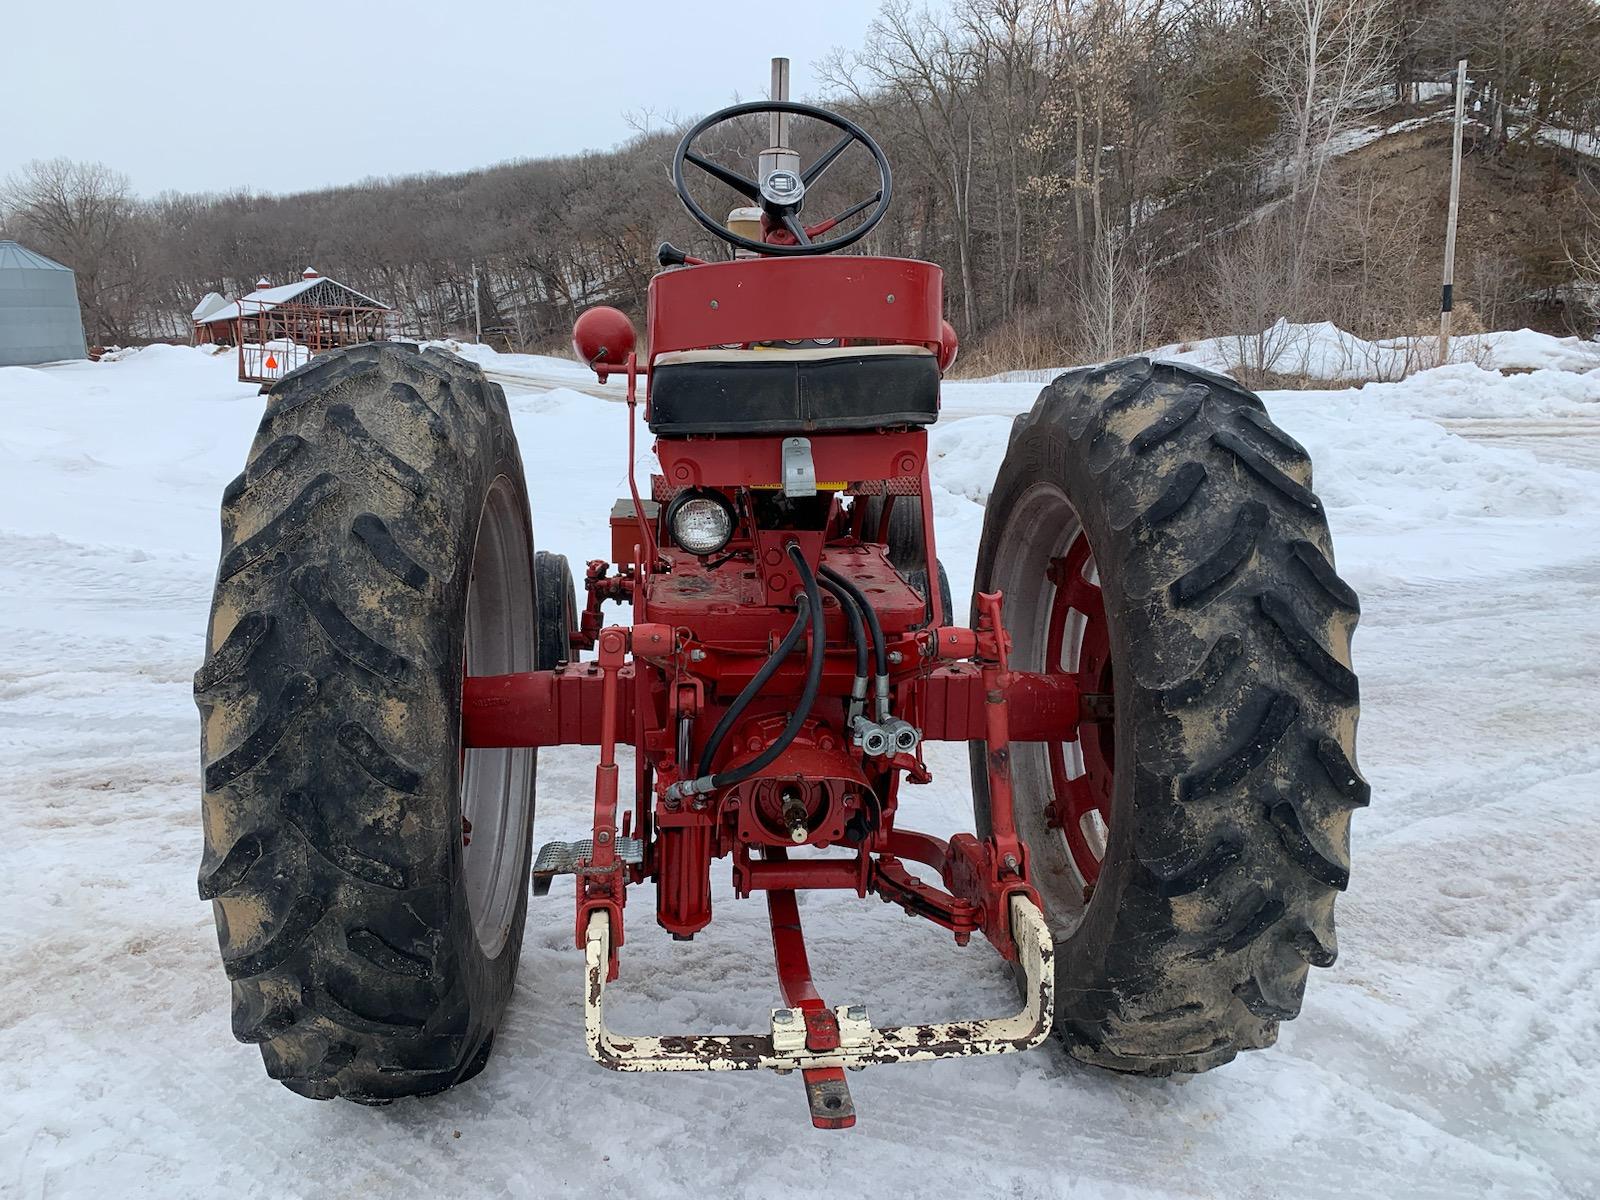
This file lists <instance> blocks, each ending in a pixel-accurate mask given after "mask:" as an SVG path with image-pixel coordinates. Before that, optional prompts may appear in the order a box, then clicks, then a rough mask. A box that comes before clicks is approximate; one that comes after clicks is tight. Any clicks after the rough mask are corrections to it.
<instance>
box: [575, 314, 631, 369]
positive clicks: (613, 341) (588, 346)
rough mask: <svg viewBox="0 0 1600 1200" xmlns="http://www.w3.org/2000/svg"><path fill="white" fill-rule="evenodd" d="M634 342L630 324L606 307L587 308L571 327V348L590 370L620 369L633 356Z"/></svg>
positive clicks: (622, 315) (623, 315) (623, 316)
mask: <svg viewBox="0 0 1600 1200" xmlns="http://www.w3.org/2000/svg"><path fill="white" fill-rule="evenodd" d="M633 340H634V339H633V322H632V321H630V320H628V318H627V315H626V314H625V313H622V312H619V311H618V310H617V309H614V308H608V307H606V306H605V305H601V306H600V307H598V308H591V309H588V310H587V311H585V312H584V313H583V314H582V315H581V316H580V317H579V318H578V320H577V323H576V324H575V325H573V327H572V348H573V350H574V351H576V352H577V355H578V357H579V358H580V359H581V360H582V361H583V362H584V363H585V364H586V365H588V366H591V367H593V366H601V365H603V366H608V367H620V366H621V365H622V364H623V363H624V362H626V361H627V358H628V355H630V354H632V353H633Z"/></svg>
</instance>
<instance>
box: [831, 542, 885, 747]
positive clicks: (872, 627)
mask: <svg viewBox="0 0 1600 1200" xmlns="http://www.w3.org/2000/svg"><path fill="white" fill-rule="evenodd" d="M822 577H823V578H824V579H828V580H831V581H832V582H833V583H836V584H838V585H839V586H840V587H841V588H843V589H844V590H845V591H846V592H848V593H849V595H850V598H851V599H852V600H853V601H855V606H856V608H857V609H859V610H860V612H861V615H862V616H863V617H865V618H866V621H867V629H868V630H869V631H870V632H871V634H872V656H873V659H874V664H873V665H874V666H876V667H877V680H876V685H877V686H876V691H877V700H878V720H880V721H885V720H888V717H889V651H888V642H887V641H885V639H884V636H883V625H882V623H881V622H880V621H879V620H878V610H877V609H875V608H873V607H872V602H871V601H869V600H868V599H867V598H866V596H865V595H863V594H862V591H861V589H860V588H858V587H857V586H856V585H855V583H854V582H853V581H852V580H850V579H847V578H846V577H845V576H843V575H841V574H839V572H837V571H835V570H834V569H833V568H832V567H823V568H822Z"/></svg>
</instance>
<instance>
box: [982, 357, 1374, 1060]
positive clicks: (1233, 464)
mask: <svg viewBox="0 0 1600 1200" xmlns="http://www.w3.org/2000/svg"><path fill="white" fill-rule="evenodd" d="M1042 482H1048V483H1050V484H1052V485H1053V486H1056V487H1060V488H1062V489H1064V491H1065V492H1066V494H1067V496H1068V499H1069V500H1070V501H1071V503H1072V504H1073V505H1074V507H1075V508H1077V509H1078V511H1079V513H1080V515H1081V516H1082V519H1083V522H1084V528H1085V529H1086V530H1087V532H1088V534H1089V539H1090V544H1091V547H1092V548H1093V549H1094V550H1095V553H1096V556H1097V560H1098V565H1099V571H1100V579H1101V583H1102V588H1103V595H1104V597H1105V602H1106V610H1107V614H1108V618H1109V622H1110V627H1111V636H1112V647H1113V662H1114V663H1115V664H1116V671H1117V674H1116V679H1117V689H1116V697H1117V699H1116V705H1117V718H1116V719H1117V725H1116V738H1117V755H1116V761H1117V762H1118V764H1119V765H1120V764H1124V763H1127V764H1129V765H1130V766H1132V765H1133V764H1137V766H1136V767H1134V769H1131V770H1129V769H1120V770H1119V772H1118V774H1117V776H1116V779H1115V784H1114V787H1115V797H1114V801H1113V803H1114V808H1113V819H1112V821H1111V826H1110V842H1109V844H1108V847H1107V851H1106V857H1105V860H1104V862H1103V864H1102V867H1101V875H1100V879H1099V882H1098V883H1097V885H1096V886H1095V887H1094V888H1093V889H1092V893H1091V895H1090V898H1089V899H1088V900H1087V902H1086V903H1085V902H1084V901H1083V900H1082V899H1081V898H1080V899H1079V901H1078V904H1079V909H1078V912H1077V915H1076V916H1075V917H1073V918H1072V919H1071V920H1070V921H1065V922H1063V924H1062V925H1061V926H1059V927H1058V926H1057V925H1056V924H1055V919H1054V918H1052V927H1053V928H1057V929H1058V932H1057V935H1056V936H1057V943H1056V951H1057V956H1056V962H1057V971H1058V975H1059V977H1060V978H1062V979H1064V980H1068V981H1070V986H1067V987H1064V988H1062V989H1061V990H1060V992H1059V994H1058V995H1059V1000H1058V1009H1057V1019H1056V1025H1055V1029H1056V1034H1057V1036H1058V1037H1059V1039H1060V1040H1061V1041H1062V1043H1063V1044H1064V1045H1065V1046H1066V1048H1067V1049H1068V1051H1069V1052H1070V1053H1071V1054H1072V1055H1074V1056H1075V1057H1077V1058H1079V1059H1082V1060H1084V1061H1086V1062H1089V1063H1093V1064H1096V1065H1099V1066H1102V1067H1106V1068H1109V1069H1112V1070H1116V1071H1123V1072H1131V1073H1136V1074H1146V1075H1156V1076H1164V1075H1171V1074H1175V1073H1192V1072H1197V1071H1203V1070H1208V1069H1210V1068H1212V1067H1216V1066H1219V1065H1221V1064H1223V1063H1225V1062H1228V1061H1230V1060H1232V1059H1233V1058H1234V1057H1235V1056H1236V1055H1237V1054H1238V1053H1239V1052H1241V1051H1243V1050H1250V1049H1258V1048H1261V1047H1264V1046H1269V1045H1271V1044H1272V1043H1273V1042H1274V1041H1275V1039H1276V1037H1277V1029H1278V1025H1279V1023H1280V1022H1282V1021H1284V1020H1288V1019H1290V1018H1291V1017H1293V1016H1294V1015H1295V1014H1296V1013H1297V1012H1298V1011H1299V1009H1300V1004H1301V999H1302V996H1303V992H1304V987H1305V982H1306V975H1307V972H1308V969H1309V968H1310V967H1312V966H1318V967H1325V966H1328V965H1330V964H1331V963H1332V962H1333V961H1334V959H1335V957H1336V956H1337V943H1336V941H1335V936H1334V928H1333V901H1334V898H1335V897H1336V896H1337V894H1338V893H1339V892H1341V891H1343V890H1345V888H1346V887H1347V886H1348V884H1349V879H1350V861H1349V850H1348V846H1349V823H1350V814H1351V810H1352V809H1354V808H1356V807H1359V806H1361V805H1363V804H1365V803H1367V802H1368V800H1369V798H1370V788H1369V787H1368V785H1367V783H1366V781H1365V780H1364V779H1362V777H1361V774H1360V772H1359V770H1358V768H1357V767H1356V764H1355V732H1356V723H1357V712H1358V707H1357V704H1358V692H1359V688H1358V684H1357V680H1356V675H1355V673H1354V671H1353V669H1352V668H1351V665H1350V639H1351V636H1352V634H1353V631H1354V627H1355V623H1356V617H1357V615H1358V613H1359V602H1358V601H1357V598H1356V595H1355V592H1354V591H1353V589H1351V588H1350V587H1349V585H1348V584H1346V583H1345V582H1344V581H1343V580H1342V579H1340V578H1339V576H1338V574H1337V573H1336V570H1335V568H1334V565H1333V557H1332V550H1331V542H1330V538H1329V534H1328V528H1327V520H1326V514H1325V512H1324V509H1323V505H1322V502H1321V501H1320V500H1319V499H1318V497H1317V495H1316V493H1315V492H1314V491H1313V490H1312V479H1311V464H1310V461H1309V458H1308V457H1307V455H1306V453H1305V450H1304V448H1303V447H1301V446H1300V444H1299V443H1298V442H1296V441H1295V440H1294V439H1293V438H1292V437H1290V436H1289V435H1287V434H1285V433H1283V432H1282V431H1281V430H1279V429H1278V428H1277V427H1276V426H1275V425H1274V424H1273V423H1272V421H1271V418H1270V416H1269V415H1268V414H1267V411H1266V409H1265V408H1264V406H1263V405H1262V404H1261V401H1260V400H1259V399H1258V398H1257V397H1256V396H1254V395H1252V394H1251V393H1250V392H1249V391H1248V390H1246V389H1245V388H1243V387H1242V386H1240V385H1239V384H1238V383H1236V382H1235V381H1233V380H1230V379H1227V378H1225V377H1222V376H1218V375H1214V374H1212V373H1210V372H1206V371H1201V370H1197V369H1194V368H1190V367H1187V366H1183V365H1179V364H1174V363H1154V362H1151V361H1150V360H1148V359H1143V358H1139V359H1128V360H1122V361H1119V362H1115V363H1110V364H1107V365H1106V366H1103V367H1100V368H1095V369H1091V370H1079V371H1074V372H1069V373H1068V374H1066V375H1063V376H1061V377H1060V378H1058V379H1057V380H1056V381H1055V382H1053V383H1052V384H1051V385H1049V386H1048V387H1046V388H1045V389H1044V391H1043V392H1042V393H1041V395H1040V397H1039V399H1038V401H1037V402H1036V403H1035V404H1034V406H1033V408H1032V409H1031V410H1030V411H1029V412H1028V413H1025V414H1023V416H1022V417H1021V418H1019V420H1018V421H1017V422H1016V424H1015V426H1014V427H1013V430H1012V435H1011V441H1010V444H1009V447H1008V451H1007V456H1006V460H1005V464H1004V465H1003V466H1002V468H1001V471H1000V475H999V478H997V480H996V482H995V487H994V489H993V491H992V493H991V495H990V499H989V504H988V511H987V514H986V519H985V527H984V535H983V540H982V543H981V545H980V551H979V563H978V574H977V578H976V580H975V583H974V588H975V590H979V589H982V590H989V589H990V588H991V587H992V586H993V582H992V581H993V578H994V572H995V571H996V569H997V568H996V566H995V564H996V562H997V561H998V556H999V555H1001V554H1003V553H1004V549H1003V547H1002V545H1001V542H1002V540H1003V539H1002V538H1001V531H1002V529H1003V528H1004V524H1005V514H1006V513H1007V512H1009V511H1010V510H1011V509H1012V508H1013V507H1015V505H1016V503H1017V502H1018V500H1019V499H1021V497H1023V496H1024V495H1025V494H1026V493H1027V492H1028V490H1029V489H1030V488H1032V487H1034V486H1038V485H1040V484H1041V483H1042ZM1008 612H1009V610H1008ZM1018 619H1022V618H1018ZM1016 665H1017V667H1018V668H1019V669H1024V670H1028V669H1037V668H1036V667H1033V666H1031V665H1030V664H1028V663H1025V662H1019V663H1017V664H1016ZM974 764H975V768H976V767H981V763H980V761H979V756H978V755H976V753H975V755H974ZM982 776H983V771H982V770H980V769H975V770H974V772H973V786H974V791H975V793H977V800H978V816H979V825H980V832H981V831H982V830H983V829H985V828H986V827H987V787H986V783H985V781H984V779H983V778H982ZM1017 800H1018V804H1019V805H1021V804H1023V803H1025V800H1024V798H1023V797H1022V796H1021V795H1019V796H1018V798H1017ZM1035 853H1036V854H1037V851H1035ZM1040 886H1041V887H1043V886H1044V885H1043V884H1040ZM1046 900H1047V909H1048V908H1049V906H1050V904H1049V897H1048V896H1047V897H1046ZM1047 915H1049V914H1048V913H1047Z"/></svg>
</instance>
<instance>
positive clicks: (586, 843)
mask: <svg viewBox="0 0 1600 1200" xmlns="http://www.w3.org/2000/svg"><path fill="white" fill-rule="evenodd" d="M616 847H617V857H618V858H619V859H620V860H621V861H623V862H625V863H627V864H628V865H629V866H636V865H637V864H639V863H641V862H643V861H644V839H643V838H634V837H619V838H618V839H617V841H616ZM593 857H594V839H593V838H582V839H580V840H579V841H576V842H546V843H545V844H544V845H543V846H540V847H539V853H538V855H537V856H536V857H535V858H534V860H533V894H534V895H535V896H543V895H545V894H546V893H548V892H549V891H550V881H551V880H552V879H554V878H555V877H556V876H557V875H582V874H585V873H586V872H587V869H588V868H587V867H586V866H585V865H584V864H585V863H587V862H588V861H589V859H591V858H593Z"/></svg>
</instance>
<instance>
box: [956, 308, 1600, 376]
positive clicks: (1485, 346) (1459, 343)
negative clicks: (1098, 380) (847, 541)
mask: <svg viewBox="0 0 1600 1200" xmlns="http://www.w3.org/2000/svg"><path fill="white" fill-rule="evenodd" d="M1450 347H1451V349H1450V358H1451V363H1450V364H1448V365H1449V366H1452V367H1462V366H1477V367H1483V368H1485V369H1489V370H1499V371H1531V370H1552V371H1575V372H1579V373H1584V372H1590V371H1600V342H1595V341H1590V340H1586V339H1584V338H1578V337H1554V336H1552V335H1551V334H1548V333H1539V332H1536V331H1535V330H1532V329H1517V330H1511V331H1507V332H1500V333H1481V334H1480V333H1475V334H1463V335H1462V336H1460V337H1457V338H1453V339H1452V340H1451V343H1450ZM1144 353H1146V354H1148V355H1149V356H1151V357H1152V358H1159V359H1163V360H1165V361H1168V362H1183V363H1191V364H1193V365H1195V366H1199V367H1205V368H1207V369H1208V370H1212V371H1222V372H1224V373H1232V372H1235V371H1238V370H1239V369H1240V368H1241V367H1244V366H1249V367H1252V368H1260V369H1264V370H1267V371H1271V372H1273V373H1274V374H1278V375H1285V376H1295V377H1302V378H1306V379H1311V380H1326V381H1328V382H1352V383H1361V382H1368V381H1373V380H1396V379H1400V378H1403V377H1405V376H1407V375H1409V374H1414V373H1416V372H1418V371H1420V370H1423V369H1428V368H1429V366H1430V364H1431V363H1432V362H1433V360H1434V357H1435V355H1436V353H1437V339H1436V338H1435V337H1433V336H1431V335H1429V336H1417V337H1403V338H1381V339H1378V340H1377V341H1368V340H1367V339H1366V338H1361V337H1357V336H1356V335H1355V334H1353V333H1349V332H1347V331H1345V330H1343V329H1340V328H1339V327H1338V326H1337V325H1334V324H1332V323H1331V322H1328V321H1319V322H1314V323H1311V324H1298V325H1297V324H1292V323H1290V322H1288V321H1278V322H1277V323H1276V324H1274V325H1273V326H1272V327H1271V328H1270V329H1265V330H1262V331H1260V332H1259V333H1238V334H1229V335H1226V336H1223V337H1213V338H1202V339H1198V340H1195V341H1187V342H1172V343H1169V344H1168V345H1165V346H1157V347H1156V348H1154V349H1153V350H1147V351H1144ZM1065 369H1066V368H1064V367H1052V368H1046V369H1043V370H1028V371H1008V372H1004V373H1002V374H999V375H994V376H990V377H989V378H987V379H984V380H974V381H972V382H979V383H997V382H1046V381H1048V380H1050V379H1052V378H1054V377H1055V376H1056V375H1058V374H1059V373H1060V372H1061V371H1062V370H1065Z"/></svg>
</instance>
